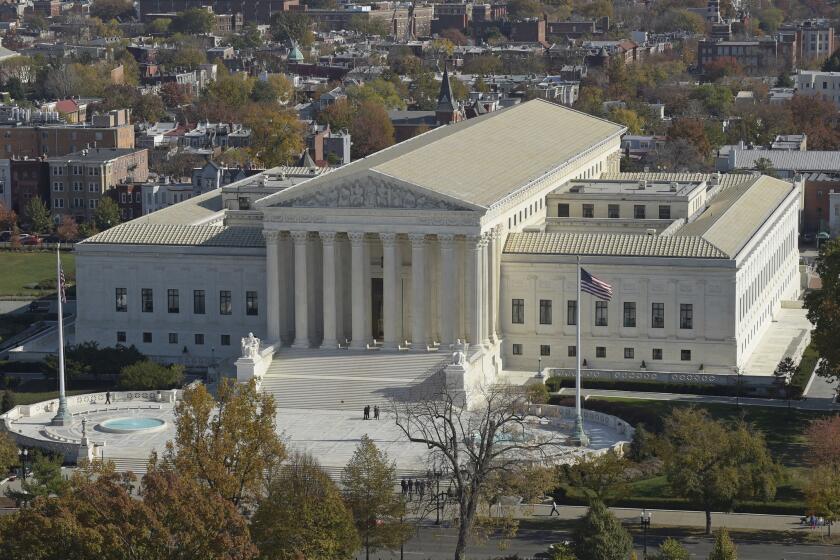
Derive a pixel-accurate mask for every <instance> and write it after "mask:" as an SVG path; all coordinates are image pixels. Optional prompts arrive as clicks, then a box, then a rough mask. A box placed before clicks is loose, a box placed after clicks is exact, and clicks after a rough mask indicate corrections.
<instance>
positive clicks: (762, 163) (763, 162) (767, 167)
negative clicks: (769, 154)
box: [755, 157, 779, 178]
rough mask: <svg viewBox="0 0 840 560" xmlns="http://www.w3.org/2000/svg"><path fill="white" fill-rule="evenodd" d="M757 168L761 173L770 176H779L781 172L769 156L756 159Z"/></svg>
mask: <svg viewBox="0 0 840 560" xmlns="http://www.w3.org/2000/svg"><path fill="white" fill-rule="evenodd" d="M755 170H756V171H758V172H759V173H761V174H762V175H767V176H769V177H777V178H778V176H779V174H778V173H777V171H776V168H775V167H773V162H772V161H770V160H769V159H767V158H764V157H763V158H758V159H757V160H755Z"/></svg>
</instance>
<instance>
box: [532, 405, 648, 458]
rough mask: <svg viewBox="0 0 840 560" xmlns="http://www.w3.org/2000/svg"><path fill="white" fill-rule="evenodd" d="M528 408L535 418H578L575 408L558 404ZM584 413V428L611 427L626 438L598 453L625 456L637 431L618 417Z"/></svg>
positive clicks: (600, 413)
mask: <svg viewBox="0 0 840 560" xmlns="http://www.w3.org/2000/svg"><path fill="white" fill-rule="evenodd" d="M526 406H527V411H528V414H533V415H535V416H544V417H547V418H562V419H565V420H574V419H575V417H576V416H577V413H576V412H575V408H574V407H571V406H560V405H556V404H529V405H526ZM582 413H583V420H584V428H585V426H586V422H594V423H596V424H602V425H604V426H609V427H610V428H612V429H614V430H615V431H616V432H618V433H619V434H622V435H624V436H625V439H623V440H621V441H618V442H616V443H615V444H613V445H612V447H609V448H606V449H602V450H599V451H598V453H606V452H607V451H613V452H614V453H616V454H617V455H619V456H622V455H624V452H625V449H626V447H627V446H629V445H630V442H631V441H632V440H633V435H634V434H635V433H636V429H635V428H634V427H633V426H631V425H630V424H629V423H627V422H625V421H624V420H622V419H621V418H619V417H618V416H613V415H611V414H605V413H603V412H597V411H595V410H586V409H585V408H584V409H583V410H582Z"/></svg>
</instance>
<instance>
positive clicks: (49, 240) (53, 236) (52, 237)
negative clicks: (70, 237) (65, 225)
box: [43, 233, 72, 243]
mask: <svg viewBox="0 0 840 560" xmlns="http://www.w3.org/2000/svg"><path fill="white" fill-rule="evenodd" d="M43 241H44V243H59V242H61V238H60V237H59V236H57V235H56V234H54V233H52V234H50V235H47V236H45V237H44V238H43ZM67 243H72V241H68V242H67Z"/></svg>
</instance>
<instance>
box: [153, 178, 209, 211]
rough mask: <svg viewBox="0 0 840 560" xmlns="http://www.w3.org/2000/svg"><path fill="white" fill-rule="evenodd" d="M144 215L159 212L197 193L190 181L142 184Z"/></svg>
mask: <svg viewBox="0 0 840 560" xmlns="http://www.w3.org/2000/svg"><path fill="white" fill-rule="evenodd" d="M140 191H141V200H142V207H141V212H142V213H143V215H144V216H145V215H147V214H151V213H152V212H157V211H158V210H161V209H163V208H168V207H170V206H172V205H174V204H178V203H180V202H184V201H185V200H189V199H191V198H192V197H193V196H194V195H195V194H196V193H195V189H194V188H193V185H192V184H190V183H171V182H169V181H168V180H164V182H162V183H146V184H143V185H140Z"/></svg>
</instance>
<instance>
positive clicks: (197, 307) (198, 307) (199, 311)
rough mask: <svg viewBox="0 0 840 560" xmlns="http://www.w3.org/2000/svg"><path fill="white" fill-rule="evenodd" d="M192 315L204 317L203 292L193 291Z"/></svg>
mask: <svg viewBox="0 0 840 560" xmlns="http://www.w3.org/2000/svg"><path fill="white" fill-rule="evenodd" d="M193 313H195V314H196V315H204V290H193Z"/></svg>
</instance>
